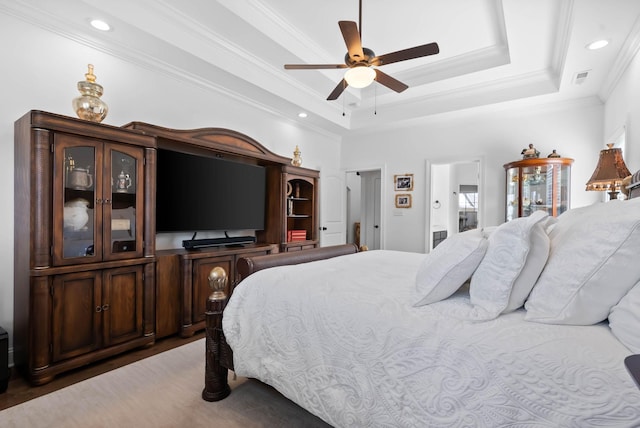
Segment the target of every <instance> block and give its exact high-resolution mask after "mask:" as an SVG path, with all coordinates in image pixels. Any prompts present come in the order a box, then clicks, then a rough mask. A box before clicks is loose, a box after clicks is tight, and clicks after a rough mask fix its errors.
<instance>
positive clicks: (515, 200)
mask: <svg viewBox="0 0 640 428" xmlns="http://www.w3.org/2000/svg"><path fill="white" fill-rule="evenodd" d="M519 183H520V169H519V168H508V169H507V213H506V218H507V221H509V220H513V219H514V218H517V217H519V216H520V215H519V213H520V202H519V201H520V185H519Z"/></svg>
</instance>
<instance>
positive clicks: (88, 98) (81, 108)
mask: <svg viewBox="0 0 640 428" xmlns="http://www.w3.org/2000/svg"><path fill="white" fill-rule="evenodd" d="M88 68H89V70H88V72H87V73H86V74H85V75H84V77H85V80H82V81H80V82H78V91H80V94H81V95H80V96H79V97H77V98H74V99H73V103H72V104H73V110H74V111H75V112H76V114H77V115H78V117H79V118H80V119H84V120H90V121H91V122H102V121H103V120H104V118H105V117H107V112H108V111H109V107H108V106H107V104H106V103H105V102H104V101H102V100H101V99H100V97H101V96H102V93H103V89H102V86H100V85H98V84H97V83H96V76H95V75H94V74H93V65H92V64H89V66H88Z"/></svg>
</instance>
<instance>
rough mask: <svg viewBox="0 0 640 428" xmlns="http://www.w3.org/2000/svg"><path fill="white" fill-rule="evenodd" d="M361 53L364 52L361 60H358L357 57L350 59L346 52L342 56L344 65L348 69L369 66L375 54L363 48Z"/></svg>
mask: <svg viewBox="0 0 640 428" xmlns="http://www.w3.org/2000/svg"><path fill="white" fill-rule="evenodd" d="M362 52H364V57H363V58H358V57H355V58H351V57H350V56H349V52H347V53H346V54H345V55H344V63H345V64H347V65H348V66H349V67H354V66H356V65H366V66H369V65H371V62H370V61H371V60H372V59H373V58H375V57H376V54H375V53H374V52H373V51H372V50H371V49H369V48H365V47H363V48H362Z"/></svg>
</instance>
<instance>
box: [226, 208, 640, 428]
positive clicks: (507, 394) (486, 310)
mask: <svg viewBox="0 0 640 428" xmlns="http://www.w3.org/2000/svg"><path fill="white" fill-rule="evenodd" d="M620 203H623V202H620ZM624 203H625V204H627V205H624V206H622V205H619V204H618V203H617V202H616V203H609V204H612V205H609V206H604V204H602V205H599V206H598V207H594V208H591V207H589V208H585V209H579V210H574V212H572V213H571V214H569V215H567V216H566V217H565V219H563V220H564V222H565V224H564V225H562V226H561V221H558V223H557V224H555V225H553V226H551V224H552V223H553V222H554V221H555V219H553V220H552V219H551V218H548V219H547V218H543V216H539V217H540V219H534V218H532V219H531V220H522V221H520V222H510V223H512V225H510V226H507V227H506V228H508V229H509V230H508V238H507V239H506V240H505V241H504V242H502V243H501V244H500V243H498V238H499V237H500V236H501V235H500V232H502V231H503V230H502V229H495V230H492V231H491V232H492V235H489V238H488V239H486V242H487V244H486V246H485V247H486V248H485V251H484V252H482V254H483V255H482V257H480V259H481V260H480V261H479V262H478V264H477V265H476V267H473V269H472V270H471V272H473V275H474V277H472V280H471V286H470V288H471V292H470V291H469V286H468V285H466V286H462V287H461V288H460V287H459V284H458V282H459V278H462V277H464V276H465V274H464V273H463V274H462V275H455V273H456V272H460V269H458V270H455V269H451V270H448V269H443V268H442V266H443V260H444V259H446V261H447V262H450V263H451V264H452V267H453V266H454V265H455V266H457V267H460V263H459V260H457V258H459V257H461V253H463V252H464V251H462V250H463V247H464V246H465V245H466V246H467V250H466V251H467V253H468V254H471V253H472V252H473V251H472V250H471V249H470V248H469V245H468V244H469V238H466V241H462V240H460V239H458V244H456V241H455V240H452V241H450V242H451V244H448V245H449V246H448V250H449V251H450V254H449V255H446V253H447V251H446V250H447V247H443V248H444V249H443V250H442V251H440V256H441V257H444V259H443V260H440V262H439V263H438V267H437V268H434V267H433V266H431V268H430V270H429V273H428V274H427V275H432V276H433V275H436V276H437V277H438V280H439V283H438V284H437V285H438V286H439V287H441V288H442V287H444V288H445V289H446V290H445V291H444V292H443V291H442V290H439V293H435V294H437V296H436V298H434V299H432V300H436V301H435V302H428V303H425V301H424V299H422V301H421V299H420V297H421V296H422V295H423V294H424V293H425V290H426V293H427V294H429V293H433V292H434V290H433V289H429V287H427V289H425V286H424V284H422V288H420V285H417V284H419V283H420V276H421V275H425V269H426V268H428V267H429V263H428V262H427V261H426V259H427V258H431V259H433V260H435V257H434V256H433V254H436V256H438V253H436V252H435V251H434V252H433V253H432V254H431V255H424V254H416V253H405V252H397V251H383V250H379V251H368V252H361V253H357V254H352V255H346V256H340V257H336V258H333V259H329V260H320V261H314V262H310V263H304V264H299V265H293V266H279V267H275V268H270V269H265V270H261V271H258V272H256V273H254V274H252V275H251V276H249V277H248V278H246V279H244V280H243V281H242V282H241V283H240V284H239V285H238V286H237V287H236V288H235V290H234V293H233V295H232V296H231V298H230V300H229V303H228V305H227V307H226V309H225V312H224V318H223V329H224V334H225V337H226V340H227V343H228V344H229V345H230V346H231V348H232V349H233V362H234V367H235V371H236V373H237V374H238V375H240V376H246V377H251V378H256V379H259V380H261V381H263V382H265V383H267V384H269V385H272V386H273V387H275V388H276V389H277V390H278V391H280V392H281V393H282V394H284V395H285V396H286V397H288V398H290V399H291V400H293V401H294V402H296V403H297V404H299V405H300V406H302V407H304V408H305V409H307V410H308V411H310V412H311V413H314V414H316V415H317V416H319V417H320V418H322V419H323V420H325V421H326V422H328V423H329V424H331V425H333V426H336V427H458V426H459V427H505V426H509V427H513V426H517V427H560V426H561V427H580V428H582V427H591V426H593V427H638V426H640V391H639V390H638V388H637V387H636V385H635V384H634V382H633V380H632V378H631V377H630V376H629V374H628V373H627V372H626V370H625V367H624V364H623V360H624V358H625V357H626V356H628V355H631V354H633V353H634V352H633V351H632V349H630V347H631V348H634V347H635V346H637V344H640V338H639V337H638V333H637V332H638V331H640V319H638V320H637V322H638V324H637V325H635V324H632V323H635V322H636V318H634V317H639V318H640V314H638V312H640V309H638V302H640V285H635V286H634V284H636V283H638V281H640V267H635V266H628V265H625V263H628V262H629V260H633V258H634V257H636V259H637V256H636V255H635V254H637V253H635V254H634V253H633V251H634V248H636V247H640V242H639V239H638V238H639V237H640V226H636V224H637V223H639V222H640V200H638V201H637V202H634V201H625V202H624ZM621 207H623V209H620V210H619V211H616V212H622V211H625V212H627V214H626V216H623V217H624V218H622V219H621V220H620V223H624V224H625V226H624V227H620V228H619V231H618V232H616V231H608V232H607V233H606V234H605V235H606V236H605V238H603V236H604V235H603V234H602V233H601V232H600V231H598V227H599V225H598V224H596V223H598V222H599V220H594V221H591V220H590V219H591V217H594V218H596V219H597V218H601V217H602V216H603V215H605V218H607V219H608V221H611V220H612V218H611V215H610V212H611V211H612V210H614V209H616V210H617V209H619V208H621ZM598 210H599V211H598ZM635 214H638V215H637V217H636V218H637V220H636V221H634V220H633V216H634V215H635ZM616 215H617V214H616ZM616 215H614V219H615V217H616ZM585 221H587V226H584V225H582V226H581V225H580V224H582V223H584V222H585ZM527 222H528V223H527ZM518 224H520V226H517V225H518ZM525 224H526V225H525ZM536 224H537V225H539V226H534V225H536ZM518 227H520V229H514V228H518ZM542 227H544V228H545V229H544V230H545V236H548V237H549V239H547V240H546V242H547V244H546V245H547V246H548V251H547V253H545V255H544V263H542V264H541V266H540V269H542V273H541V272H540V271H539V270H538V271H537V273H535V272H531V271H529V272H526V274H525V271H526V270H527V269H526V267H527V266H530V265H533V264H535V263H534V261H533V260H532V257H533V254H534V253H535V252H536V251H534V247H535V245H533V244H531V245H530V247H531V248H527V251H524V252H523V251H520V248H519V245H520V244H519V243H518V239H521V240H522V239H524V240H528V242H531V241H530V240H532V239H533V238H531V233H532V231H533V230H534V228H542ZM585 227H586V228H587V229H588V230H592V231H593V237H592V238H591V239H598V240H602V239H608V240H610V241H611V242H610V245H608V244H607V243H602V242H598V244H597V246H596V248H598V249H599V250H598V251H599V254H598V255H596V256H594V257H595V258H594V260H592V261H590V262H589V266H590V267H589V269H587V270H586V272H585V274H584V275H582V274H581V273H580V272H578V271H576V269H578V270H579V268H576V267H575V266H573V265H570V263H569V262H568V260H574V259H575V258H576V257H581V256H582V254H581V251H586V250H587V249H586V248H585V249H583V250H581V249H579V248H578V247H579V243H574V244H567V242H569V241H567V239H569V240H572V241H571V242H573V241H576V236H574V234H576V233H578V234H579V235H580V236H581V237H582V238H584V239H587V238H588V237H587V236H586V235H587V234H586V233H585V230H584V228H585ZM506 228H505V229H506ZM576 229H577V230H576ZM474 233H475V232H474ZM493 234H496V235H495V237H494V238H495V240H493V239H492V238H491V236H493ZM487 235H488V233H487V232H485V235H484V236H485V237H487ZM469 236H471V235H469ZM477 236H478V235H476V237H477ZM582 238H581V239H582ZM471 241H473V240H471ZM444 242H447V241H444ZM461 242H462V244H461ZM473 242H475V241H473ZM478 242H479V241H478ZM483 242H485V241H483ZM540 242H545V241H544V239H543V240H542V241H540ZM443 244H444V243H443ZM443 244H441V245H443ZM461 245H462V247H461ZM474 245H475V243H474ZM483 245H484V244H483ZM634 246H635V247H634ZM603 247H604V248H605V250H606V248H607V247H611V251H609V250H606V251H605V250H602V248H603ZM588 249H589V251H590V252H591V253H590V254H592V253H593V248H588ZM618 253H621V255H620V254H618ZM442 254H445V256H442ZM567 254H573V258H569V259H567ZM536 257H537V259H538V260H539V259H540V258H541V257H542V255H541V254H540V253H539V251H538V253H536ZM598 257H601V258H602V260H600V261H599V259H598ZM620 257H621V258H620ZM625 257H626V258H625ZM490 258H494V261H493V264H492V265H490V266H487V265H483V263H485V264H486V263H488V262H487V260H488V259H490ZM630 258H631V259H630ZM496 260H497V262H496ZM518 260H520V261H522V263H523V265H522V266H519V268H518V269H516V270H514V272H515V274H514V273H513V272H512V273H511V274H510V273H509V268H510V266H512V265H513V264H514V263H515V262H517V261H518ZM466 261H468V260H466ZM514 261H515V262H514ZM507 262H508V265H507V266H506V267H505V266H502V265H501V263H507ZM474 263H475V262H474ZM568 263H569V264H568ZM444 264H445V265H446V263H444ZM516 264H517V263H516ZM538 264H540V263H539V261H538ZM472 265H473V263H472ZM554 266H558V267H559V269H557V270H555V271H553V272H552V270H553V269H552V268H553V267H554ZM562 266H565V267H566V269H563V268H562ZM438 269H440V271H439V272H437V273H435V274H434V273H433V272H435V271H437V270H438ZM467 269H469V266H467ZM607 269H608V270H607ZM616 269H617V270H618V271H619V272H621V273H620V274H617V273H615V272H616ZM462 270H464V269H462ZM545 271H547V272H545ZM611 272H614V273H613V276H612V273H611ZM496 275H497V276H496ZM510 275H515V277H518V276H519V277H520V278H521V279H523V277H524V276H528V277H529V282H531V286H532V287H533V288H534V291H533V292H532V293H531V295H529V291H530V288H529V290H526V292H524V293H523V291H522V290H520V292H519V293H520V297H519V298H518V299H519V300H521V301H519V302H515V304H514V301H513V299H514V297H517V296H515V295H516V294H517V293H516V292H515V291H510V292H509V293H510V296H509V294H507V295H506V300H505V296H504V295H501V294H500V291H498V292H496V291H495V290H499V289H500V287H501V286H503V285H505V284H506V283H509V284H510V287H512V289H513V287H514V281H513V278H511V279H509V276H510ZM563 275H565V277H564V278H563ZM605 275H608V276H605ZM454 277H455V278H454ZM467 277H468V275H467ZM481 277H484V282H483V281H482V280H483V278H481ZM531 278H533V279H531ZM576 278H577V279H576ZM634 278H635V279H634ZM451 280H453V282H451ZM583 280H584V281H586V282H581V281H583ZM596 280H598V281H600V282H597V281H596ZM447 281H449V283H448V284H444V283H447ZM474 281H475V282H474ZM572 281H578V282H576V283H575V284H573V283H572ZM589 281H590V282H589ZM594 281H596V283H594ZM602 281H605V282H606V285H607V287H608V288H607V290H606V292H604V293H603V290H602V289H603V287H602ZM453 283H455V284H457V286H452V285H451V284H453ZM623 283H624V284H623ZM443 284H444V286H443ZM492 284H495V286H494V285H492ZM577 284H579V285H577ZM534 285H535V286H534ZM550 285H554V286H553V287H550ZM488 286H489V288H488V289H487V287H488ZM519 286H522V284H520V285H519ZM590 286H597V287H599V289H597V290H596V291H593V292H588V290H587V288H588V287H590ZM483 287H484V288H485V289H484V291H483ZM525 288H526V287H525ZM549 289H550V290H551V292H550V294H549ZM451 290H453V291H451ZM487 290H488V291H487ZM563 290H564V291H563ZM451 293H454V294H453V295H450V294H451ZM503 294H504V293H503ZM449 295H450V296H449ZM594 296H595V297H594ZM603 296H604V297H603ZM489 297H490V298H491V299H489V300H487V299H488V298H489ZM543 297H544V299H543ZM549 297H552V299H551V303H549V302H548V301H549ZM594 298H595V299H596V300H598V302H597V304H592V303H591V302H592V300H593V299H594ZM518 299H516V300H518ZM563 299H565V300H566V299H568V300H567V301H566V302H563ZM427 300H428V299H427ZM500 300H503V303H502V304H500V305H498V306H497V309H496V306H495V303H496V302H497V301H500ZM525 300H527V302H526V304H525V306H524V307H522V303H523V302H524V301H525ZM507 301H509V303H508V304H507ZM487 302H488V304H487ZM611 302H613V303H611ZM557 304H561V306H562V307H561V308H560V309H561V311H560V312H558V313H554V314H552V315H553V316H550V315H549V313H553V311H554V310H556V308H554V307H553V306H554V305H557ZM587 304H588V305H589V308H591V307H592V306H593V307H594V309H593V310H591V309H589V310H585V309H584V306H585V305H587ZM545 305H547V306H545ZM548 305H550V307H549V306H548ZM571 305H574V307H573V309H572V308H571ZM514 306H515V307H519V308H518V309H515V308H514ZM596 306H607V307H608V309H607V313H606V315H605V319H604V320H600V321H596V322H593V320H594V319H597V317H599V316H601V315H599V314H600V313H601V312H602V309H601V308H599V307H596ZM507 307H509V308H507ZM525 308H526V309H525ZM576 308H578V309H576ZM513 309H515V310H513ZM527 312H529V314H527ZM585 312H588V314H586V315H585ZM612 313H615V316H613V317H610V316H609V315H611V314H612ZM608 316H609V318H611V319H610V320H607V319H606V318H607V317H608ZM525 317H529V318H531V319H525ZM594 317H596V318H594ZM610 321H611V326H610ZM616 323H617V331H613V330H612V329H613V326H614V324H616ZM572 324H586V325H572ZM636 340H637V341H638V342H637V343H636ZM623 343H624V344H623ZM635 351H636V352H638V351H637V349H636V350H635Z"/></svg>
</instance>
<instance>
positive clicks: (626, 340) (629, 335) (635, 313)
mask: <svg viewBox="0 0 640 428" xmlns="http://www.w3.org/2000/svg"><path fill="white" fill-rule="evenodd" d="M609 327H611V332H612V333H613V334H614V336H616V337H617V338H618V340H619V341H620V342H622V343H623V344H624V346H626V347H627V348H629V349H630V350H631V351H632V352H635V353H636V354H638V353H640V282H638V283H637V284H636V285H634V286H633V288H632V289H631V290H629V292H628V293H627V294H626V295H625V296H624V297H623V298H622V300H620V303H618V304H617V305H615V306H614V307H613V309H611V313H610V314H609Z"/></svg>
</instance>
